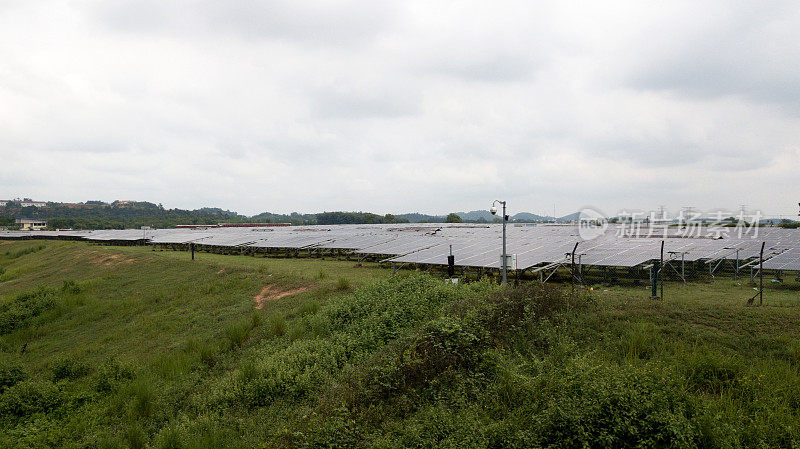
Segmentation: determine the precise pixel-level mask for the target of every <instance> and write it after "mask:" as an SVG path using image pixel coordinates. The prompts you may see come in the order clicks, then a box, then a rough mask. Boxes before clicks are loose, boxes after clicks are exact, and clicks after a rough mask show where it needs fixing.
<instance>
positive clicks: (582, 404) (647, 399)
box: [532, 359, 700, 447]
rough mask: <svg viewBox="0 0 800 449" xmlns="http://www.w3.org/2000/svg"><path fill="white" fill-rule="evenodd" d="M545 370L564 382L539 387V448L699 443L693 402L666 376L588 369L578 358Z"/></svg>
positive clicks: (535, 421) (536, 418) (535, 417)
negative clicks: (561, 368) (541, 403)
mask: <svg viewBox="0 0 800 449" xmlns="http://www.w3.org/2000/svg"><path fill="white" fill-rule="evenodd" d="M574 361H575V359H573V362H574ZM549 374H550V375H555V376H559V377H560V378H561V379H562V380H561V381H560V382H549V383H550V385H548V386H546V387H545V388H544V389H543V391H540V394H541V395H542V396H543V399H542V400H543V401H546V402H545V403H544V409H543V410H541V411H540V412H539V413H536V414H535V415H532V420H533V426H532V427H533V430H534V433H535V434H536V435H538V437H537V440H538V443H539V445H540V446H542V447H552V446H556V447H696V446H697V442H698V439H699V438H700V433H699V429H698V427H697V425H696V424H695V418H696V413H695V410H694V406H693V405H692V404H693V403H692V401H691V399H690V398H689V397H688V396H687V395H686V394H685V393H684V392H683V391H682V390H681V389H680V386H679V385H677V384H675V383H674V382H671V381H670V380H669V379H666V378H662V377H661V376H659V375H658V374H656V373H648V372H644V371H638V370H626V371H622V372H620V371H615V370H613V369H606V370H603V371H602V372H601V371H599V370H594V372H592V370H586V369H585V367H584V366H583V364H582V363H580V362H579V363H573V364H571V365H568V366H567V368H566V371H560V372H558V371H557V372H554V373H549ZM544 398H546V399H544Z"/></svg>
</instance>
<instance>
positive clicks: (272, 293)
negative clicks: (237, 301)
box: [253, 285, 308, 309]
mask: <svg viewBox="0 0 800 449" xmlns="http://www.w3.org/2000/svg"><path fill="white" fill-rule="evenodd" d="M306 290H308V287H299V288H294V289H291V290H282V289H280V288H278V287H275V286H274V285H267V286H265V287H264V288H262V289H261V293H259V294H257V295H256V296H255V297H253V299H254V300H255V301H256V309H260V308H262V307H264V304H266V303H267V301H274V300H276V299H280V298H283V297H284V296H289V295H294V294H297V293H303V292H304V291H306Z"/></svg>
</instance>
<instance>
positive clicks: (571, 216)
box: [556, 212, 581, 221]
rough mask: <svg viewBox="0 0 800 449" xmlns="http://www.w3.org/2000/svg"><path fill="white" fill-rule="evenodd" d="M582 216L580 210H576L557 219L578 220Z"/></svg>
mask: <svg viewBox="0 0 800 449" xmlns="http://www.w3.org/2000/svg"><path fill="white" fill-rule="evenodd" d="M580 217H581V213H580V212H575V213H572V214H569V215H564V216H563V217H558V218H556V221H576V220H578V219H579V218H580Z"/></svg>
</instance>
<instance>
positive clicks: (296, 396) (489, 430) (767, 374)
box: [0, 241, 800, 448]
mask: <svg viewBox="0 0 800 449" xmlns="http://www.w3.org/2000/svg"><path fill="white" fill-rule="evenodd" d="M0 267H2V270H0V273H1V274H0V447H10V448H13V447H26V448H27V447H157V448H177V447H181V448H192V447H198V448H199V447H212V448H213V447H226V448H231V447H233V448H236V447H287V448H288V447H345V446H371V447H800V339H798V335H800V289H798V285H797V283H796V282H795V281H792V280H789V281H786V282H785V283H784V284H780V285H778V284H774V283H768V285H767V290H766V292H765V305H764V306H763V307H748V306H746V305H745V302H746V300H747V298H749V297H750V296H752V294H753V290H752V288H753V286H752V285H750V284H749V282H747V281H746V280H745V281H733V280H731V279H717V280H716V281H714V282H710V283H708V282H697V283H690V284H688V285H683V284H681V283H667V284H666V288H665V300H664V301H656V300H651V299H649V298H648V297H649V290H648V289H647V288H645V287H622V286H615V287H602V286H595V287H593V288H592V289H591V290H588V289H587V290H585V291H584V290H579V291H578V293H576V294H574V295H573V294H570V293H569V288H566V289H562V287H560V286H548V287H545V288H542V287H539V286H537V285H535V284H530V285H526V286H523V287H521V288H517V289H514V288H510V289H508V290H507V291H501V290H500V289H499V287H497V286H496V285H493V284H490V283H488V282H479V283H472V284H465V285H452V284H447V283H444V282H442V281H441V280H438V279H435V278H433V277H431V276H428V275H425V274H419V273H413V272H400V273H399V274H398V275H395V276H392V274H391V271H390V270H386V269H382V268H380V267H378V266H375V265H370V264H363V266H362V264H358V265H357V264H355V263H354V262H347V261H338V260H320V259H273V258H261V257H248V256H224V255H215V254H206V253H197V254H196V260H195V261H191V260H190V256H189V254H188V253H185V252H173V251H152V250H151V249H150V248H147V247H104V246H98V245H92V244H88V243H83V242H60V241H23V242H11V243H8V242H0ZM266 286H270V288H271V290H270V291H272V292H275V291H289V290H296V289H299V288H304V289H305V290H302V291H301V292H299V293H296V294H292V295H289V296H284V297H281V298H279V299H268V300H266V301H265V302H264V303H263V307H262V308H260V309H256V308H255V305H256V303H255V300H254V297H255V296H257V295H259V294H260V292H262V289H264V287H266Z"/></svg>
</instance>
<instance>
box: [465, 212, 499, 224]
mask: <svg viewBox="0 0 800 449" xmlns="http://www.w3.org/2000/svg"><path fill="white" fill-rule="evenodd" d="M456 215H458V216H459V217H461V219H462V220H464V221H477V222H484V223H485V222H488V223H491V222H493V221H494V217H495V216H494V215H492V213H491V212H489V211H488V210H485V209H484V210H473V211H470V212H456Z"/></svg>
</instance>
